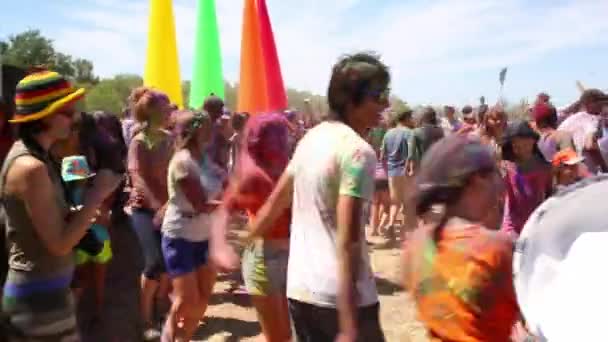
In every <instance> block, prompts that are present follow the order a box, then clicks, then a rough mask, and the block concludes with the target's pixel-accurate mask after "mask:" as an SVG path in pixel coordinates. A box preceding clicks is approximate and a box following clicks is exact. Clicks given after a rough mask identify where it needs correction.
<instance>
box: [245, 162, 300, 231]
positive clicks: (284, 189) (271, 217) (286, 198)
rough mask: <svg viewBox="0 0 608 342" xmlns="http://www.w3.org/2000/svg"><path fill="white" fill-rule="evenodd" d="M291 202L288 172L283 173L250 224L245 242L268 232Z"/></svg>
mask: <svg viewBox="0 0 608 342" xmlns="http://www.w3.org/2000/svg"><path fill="white" fill-rule="evenodd" d="M292 200H293V176H292V175H291V174H290V173H289V172H284V173H283V175H282V176H281V178H280V179H279V182H278V183H277V185H276V187H275V188H274V190H273V191H272V193H271V194H270V197H268V200H266V203H264V205H263V206H262V208H260V210H259V211H258V212H257V214H256V217H255V219H254V220H253V222H252V223H251V225H250V227H249V235H248V236H247V240H253V239H255V238H257V237H260V236H263V235H264V234H265V233H266V232H268V230H270V229H271V228H272V224H273V223H274V222H275V221H276V220H277V219H278V218H279V217H280V216H281V214H283V212H284V211H285V210H286V209H287V208H289V207H290V206H291V202H292Z"/></svg>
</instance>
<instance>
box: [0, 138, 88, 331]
mask: <svg viewBox="0 0 608 342" xmlns="http://www.w3.org/2000/svg"><path fill="white" fill-rule="evenodd" d="M27 155H29V156H33V157H35V158H37V159H39V160H41V161H43V162H44V163H46V165H47V166H48V171H49V177H50V178H51V181H52V182H53V185H54V186H55V195H56V200H57V203H58V204H59V207H60V209H61V210H62V211H63V214H64V215H66V216H67V214H68V213H69V207H68V205H67V203H66V200H65V197H64V192H63V189H62V185H61V179H60V178H59V175H58V174H57V172H56V171H55V169H54V168H53V167H52V164H51V162H50V159H49V157H48V156H47V155H45V154H44V153H40V152H38V151H36V150H34V149H32V148H29V147H28V146H26V145H25V144H24V143H23V142H22V141H17V142H16V143H15V144H14V145H13V147H12V148H11V150H10V151H9V153H8V156H7V157H6V160H5V161H4V165H3V166H2V171H1V172H0V180H1V181H0V194H1V199H2V210H3V211H4V217H3V219H4V221H5V224H6V243H7V248H8V257H9V265H8V266H9V271H8V275H7V279H6V283H5V285H4V292H3V298H2V311H3V313H4V315H6V316H7V317H8V321H9V322H8V323H9V326H10V329H11V335H14V337H15V338H16V339H17V340H20V339H23V340H27V341H78V334H77V330H76V318H75V313H74V302H73V299H72V295H71V292H70V283H71V281H72V275H73V272H74V260H73V256H72V255H71V254H69V255H66V256H55V255H52V254H51V253H49V251H48V250H47V249H46V247H45V245H44V244H43V242H42V241H41V240H40V239H39V238H38V235H37V233H36V230H35V229H34V226H33V224H32V221H31V219H30V217H29V215H28V212H27V210H26V206H25V203H24V202H23V201H22V200H21V199H20V198H18V197H16V196H14V195H12V194H7V193H5V181H6V174H7V171H8V170H9V168H10V167H11V165H12V163H13V161H15V159H17V158H19V157H22V156H27Z"/></svg>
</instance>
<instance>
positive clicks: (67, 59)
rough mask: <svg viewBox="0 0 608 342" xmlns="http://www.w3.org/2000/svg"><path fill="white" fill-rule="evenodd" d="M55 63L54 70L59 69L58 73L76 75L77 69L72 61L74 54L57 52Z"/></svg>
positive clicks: (68, 75) (69, 75)
mask: <svg viewBox="0 0 608 342" xmlns="http://www.w3.org/2000/svg"><path fill="white" fill-rule="evenodd" d="M53 64H54V66H53V70H54V71H57V72H58V73H60V74H62V75H64V76H67V77H74V73H75V70H74V65H73V62H72V56H70V55H66V54H63V53H61V52H59V53H57V54H55V61H54V62H53Z"/></svg>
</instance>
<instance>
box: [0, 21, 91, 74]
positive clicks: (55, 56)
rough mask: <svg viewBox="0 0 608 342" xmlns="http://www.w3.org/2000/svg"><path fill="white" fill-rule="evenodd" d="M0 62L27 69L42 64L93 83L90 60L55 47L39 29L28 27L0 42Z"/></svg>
mask: <svg viewBox="0 0 608 342" xmlns="http://www.w3.org/2000/svg"><path fill="white" fill-rule="evenodd" d="M0 54H1V55H2V63H6V64H11V65H14V66H17V67H20V68H24V69H29V68H31V67H35V66H43V67H46V68H49V69H51V70H55V71H57V72H59V73H61V74H62V75H65V76H68V77H73V78H75V79H76V81H77V82H79V83H96V82H97V81H98V80H97V78H96V77H95V75H94V74H93V63H92V62H91V61H89V60H86V59H82V58H74V57H72V56H70V55H68V54H65V53H61V52H58V51H56V50H55V48H54V46H53V41H52V40H51V39H48V38H46V37H44V36H43V35H42V34H41V33H40V31H39V30H28V31H25V32H22V33H19V34H16V35H12V36H10V37H9V38H8V41H7V42H0Z"/></svg>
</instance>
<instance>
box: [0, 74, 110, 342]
mask: <svg viewBox="0 0 608 342" xmlns="http://www.w3.org/2000/svg"><path fill="white" fill-rule="evenodd" d="M83 96H84V89H75V88H74V87H73V86H72V85H71V84H70V82H69V81H68V80H66V79H65V78H64V77H63V76H61V75H60V74H58V73H56V72H53V71H46V70H41V71H37V72H35V73H33V74H31V75H28V76H27V77H25V78H24V79H23V80H21V82H19V84H18V85H17V89H16V95H15V103H16V113H15V116H14V117H13V119H12V120H10V122H11V123H12V124H15V125H17V131H18V138H19V140H18V141H17V142H15V144H14V145H13V147H12V148H11V150H10V152H9V153H8V156H7V157H6V160H5V162H4V165H3V167H2V170H1V171H0V179H1V180H2V181H1V183H0V196H1V201H2V209H3V210H4V212H5V216H4V219H5V224H6V236H7V245H8V250H9V271H8V275H7V279H6V283H5V285H4V293H3V307H2V309H3V312H4V314H6V315H7V317H8V325H9V329H10V332H9V335H10V338H11V339H10V340H17V341H21V340H26V341H77V340H78V339H79V338H78V333H77V331H76V318H75V314H74V305H73V300H72V295H71V293H70V283H71V280H72V274H73V272H74V258H73V255H72V250H73V248H74V246H76V245H77V244H78V242H79V241H80V239H81V238H82V237H83V236H84V235H85V233H86V231H87V229H88V228H89V226H90V225H91V221H92V220H93V219H94V218H95V216H96V215H97V212H98V208H99V207H100V206H101V205H102V203H103V201H104V200H105V199H106V197H108V196H109V195H110V194H111V193H112V192H113V191H114V190H115V189H116V187H117V186H118V185H119V183H120V180H121V177H120V176H118V175H116V174H113V173H112V172H108V171H104V172H101V173H99V174H98V175H97V177H96V178H95V181H94V182H93V185H92V187H91V188H90V189H89V190H88V191H87V193H86V194H85V197H84V206H83V207H82V209H81V210H80V211H78V212H76V213H74V214H72V215H70V214H69V207H68V205H67V202H66V199H65V197H64V192H63V189H62V186H61V178H60V176H59V174H58V173H57V172H56V171H55V170H54V168H53V166H52V164H51V160H50V158H49V154H48V151H49V149H50V147H51V146H52V145H53V144H54V143H55V142H57V141H58V140H60V139H65V138H67V137H68V135H69V133H70V130H71V127H72V118H73V116H74V114H75V113H76V110H75V103H76V102H77V101H78V100H80V99H81V98H82V97H83Z"/></svg>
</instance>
